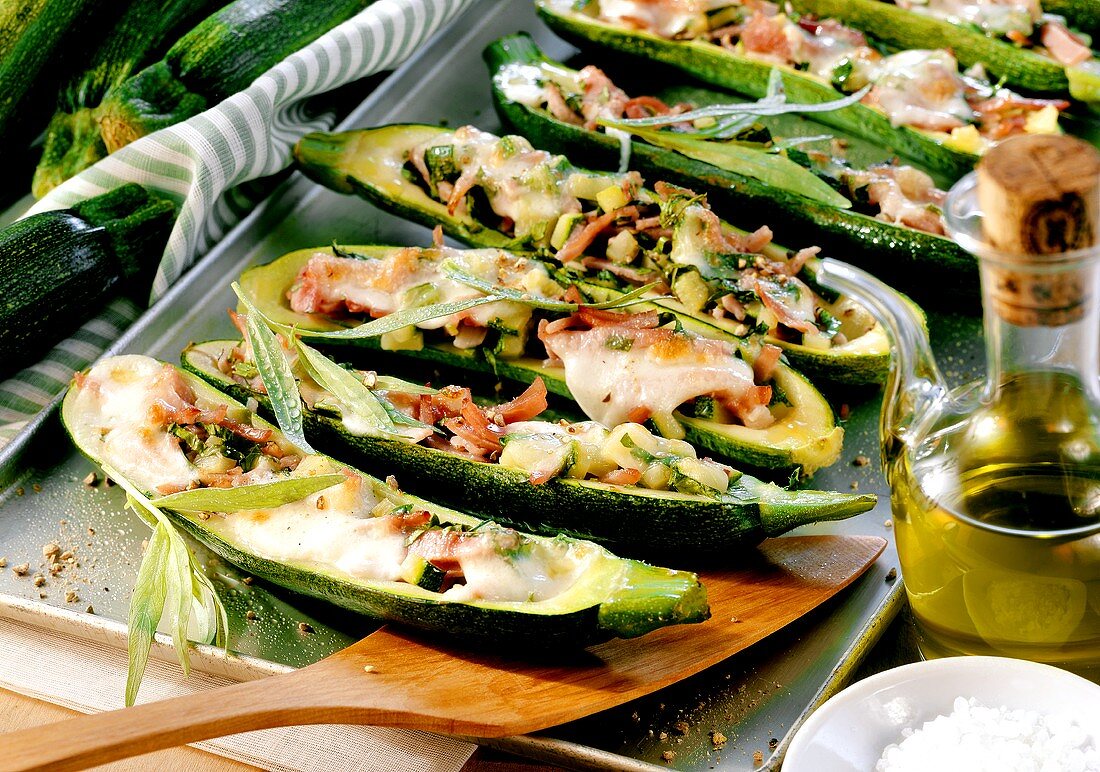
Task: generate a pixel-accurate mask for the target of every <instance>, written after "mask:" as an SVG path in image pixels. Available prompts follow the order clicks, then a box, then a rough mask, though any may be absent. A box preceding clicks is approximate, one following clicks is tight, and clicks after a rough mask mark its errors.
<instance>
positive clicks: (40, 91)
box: [0, 0, 122, 195]
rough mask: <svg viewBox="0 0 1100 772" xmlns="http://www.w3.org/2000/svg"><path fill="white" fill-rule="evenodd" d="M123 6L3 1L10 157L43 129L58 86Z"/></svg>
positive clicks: (0, 62) (1, 48)
mask: <svg viewBox="0 0 1100 772" xmlns="http://www.w3.org/2000/svg"><path fill="white" fill-rule="evenodd" d="M121 5H122V4H121V3H108V2H106V0H27V1H26V2H20V1H19V0H11V1H10V2H4V3H0V141H2V142H3V143H4V148H5V150H6V151H7V153H8V155H9V156H10V157H15V156H16V155H17V154H21V153H23V152H24V151H25V147H24V145H25V144H29V142H30V140H32V139H33V138H34V137H35V135H37V134H38V133H39V132H40V131H42V129H44V128H45V125H46V122H47V121H48V120H49V116H50V113H51V112H52V111H53V109H54V105H55V102H56V99H57V89H58V87H59V86H60V84H61V83H62V82H63V81H64V79H65V78H66V77H67V76H68V74H69V73H70V72H72V71H74V70H76V69H77V68H79V67H80V66H81V65H82V64H83V57H84V56H85V54H86V52H87V50H88V49H89V47H90V46H91V45H92V44H93V43H94V41H95V40H96V36H97V35H98V34H100V32H101V31H102V30H104V29H107V28H109V27H110V24H111V23H112V21H113V20H114V19H115V18H117V16H118V14H119V13H121V11H122V8H121ZM20 195H22V194H20Z"/></svg>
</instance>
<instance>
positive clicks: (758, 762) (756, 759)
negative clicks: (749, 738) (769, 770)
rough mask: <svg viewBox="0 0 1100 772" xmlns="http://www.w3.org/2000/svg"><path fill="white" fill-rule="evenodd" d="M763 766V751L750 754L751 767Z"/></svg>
mask: <svg viewBox="0 0 1100 772" xmlns="http://www.w3.org/2000/svg"><path fill="white" fill-rule="evenodd" d="M763 764H764V751H753V752H752V765H753V766H754V767H759V766H763Z"/></svg>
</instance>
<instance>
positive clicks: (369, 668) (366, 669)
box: [363, 665, 376, 673]
mask: <svg viewBox="0 0 1100 772" xmlns="http://www.w3.org/2000/svg"><path fill="white" fill-rule="evenodd" d="M363 672H364V673H374V672H376V671H375V668H374V665H363Z"/></svg>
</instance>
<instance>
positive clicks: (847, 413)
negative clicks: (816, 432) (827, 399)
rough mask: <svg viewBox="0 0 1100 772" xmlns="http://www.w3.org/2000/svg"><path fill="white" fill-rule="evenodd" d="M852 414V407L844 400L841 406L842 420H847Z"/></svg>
mask: <svg viewBox="0 0 1100 772" xmlns="http://www.w3.org/2000/svg"><path fill="white" fill-rule="evenodd" d="M851 414H852V408H850V407H849V406H848V403H847V402H844V403H843V404H841V406H840V420H841V421H847V420H848V416H850V415H851Z"/></svg>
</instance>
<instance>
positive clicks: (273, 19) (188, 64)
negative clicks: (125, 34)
mask: <svg viewBox="0 0 1100 772" xmlns="http://www.w3.org/2000/svg"><path fill="white" fill-rule="evenodd" d="M372 1H373V0H330V1H329V2H317V1H316V0H236V1H235V2H233V3H230V4H229V5H227V6H225V7H224V8H222V9H221V10H219V11H217V12H216V13H214V14H212V15H210V16H208V17H206V18H205V19H204V20H203V21H201V22H200V23H199V24H198V26H196V27H195V28H194V29H192V30H191V31H190V32H188V33H187V34H186V35H184V36H183V37H182V38H180V39H179V40H178V41H176V43H175V45H173V46H172V47H171V48H170V49H169V50H168V52H167V53H166V54H165V55H164V58H163V59H162V60H160V61H159V62H155V63H154V64H151V65H150V66H148V67H146V68H145V69H144V70H142V71H141V72H139V73H137V74H136V75H134V76H132V77H130V78H127V79H126V80H125V81H124V82H122V83H121V84H119V85H118V86H117V87H116V88H114V89H112V90H111V92H110V93H109V94H108V96H107V98H106V99H105V100H104V102H103V105H102V107H101V111H100V112H101V115H100V121H101V127H102V132H103V141H104V143H105V145H106V147H107V150H108V152H114V151H115V150H117V149H118V148H120V147H123V146H125V145H127V144H129V143H130V142H133V141H134V140H135V139H137V138H139V137H143V136H145V135H146V134H150V133H152V132H154V131H156V130H157V129H161V128H164V127H165V126H171V125H172V124H174V123H178V122H179V121H182V120H186V119H187V118H190V117H191V116H193V115H197V114H198V113H200V112H202V111H203V110H205V109H207V108H208V107H211V106H213V105H215V104H217V103H218V102H220V101H222V100H223V99H225V98H226V97H228V96H230V95H231V94H234V93H236V92H238V91H241V90H242V89H244V88H246V87H247V86H248V85H249V84H251V83H252V81H254V80H255V79H256V78H257V77H259V76H260V75H262V74H263V73H264V72H266V71H267V70H269V69H270V68H271V67H273V66H275V65H276V64H278V63H279V62H281V61H282V60H283V59H285V58H286V57H287V56H289V55H291V54H292V53H294V52H295V51H297V50H298V49H300V48H302V47H303V46H305V45H307V44H309V43H311V42H312V41H313V40H315V39H317V38H318V37H320V36H321V35H322V34H324V33H325V32H327V31H328V30H330V29H331V28H333V27H335V26H336V25H337V24H340V23H341V22H343V21H345V20H347V19H350V18H351V17H352V16H354V15H355V14H357V13H358V12H359V11H361V10H362V9H363V8H365V7H367V6H368V5H370V3H371V2H372Z"/></svg>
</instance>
